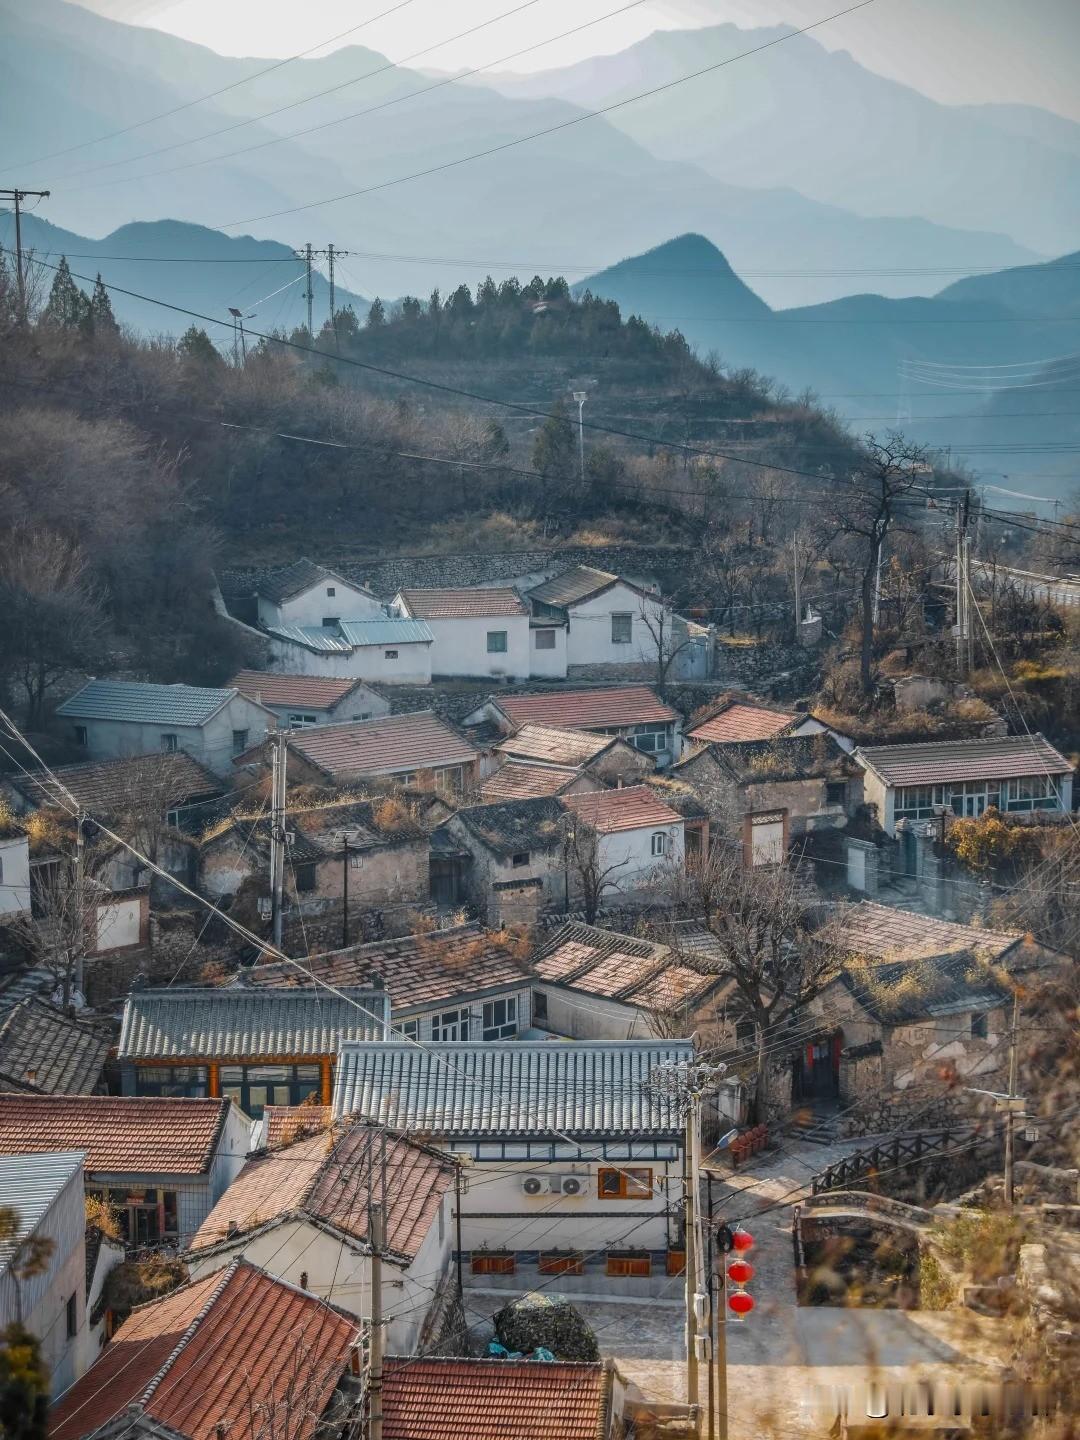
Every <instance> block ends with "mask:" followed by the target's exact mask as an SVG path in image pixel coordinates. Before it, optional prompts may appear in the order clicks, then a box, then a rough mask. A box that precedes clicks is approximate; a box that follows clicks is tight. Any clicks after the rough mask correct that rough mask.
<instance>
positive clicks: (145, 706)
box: [56, 680, 238, 725]
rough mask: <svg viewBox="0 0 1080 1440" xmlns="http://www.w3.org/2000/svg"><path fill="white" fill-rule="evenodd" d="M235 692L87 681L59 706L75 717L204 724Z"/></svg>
mask: <svg viewBox="0 0 1080 1440" xmlns="http://www.w3.org/2000/svg"><path fill="white" fill-rule="evenodd" d="M237 693H238V692H237V691H236V690H211V689H206V688H204V687H202V686H196V685H148V684H144V683H143V682H142V681H139V680H89V681H88V682H87V683H86V684H85V685H84V686H83V688H82V689H81V690H79V691H78V692H77V693H76V694H74V695H72V696H71V698H70V699H69V700H65V701H64V703H63V704H62V705H58V706H57V709H56V713H57V714H58V715H70V716H73V717H74V718H75V719H76V720H130V721H132V722H135V723H138V722H145V723H147V724H150V725H205V724H206V722H207V720H209V719H210V717H211V715H216V714H217V712H218V711H219V710H220V709H221V707H222V706H223V705H225V704H227V703H228V701H229V700H231V699H232V698H233V696H234V695H236V694H237Z"/></svg>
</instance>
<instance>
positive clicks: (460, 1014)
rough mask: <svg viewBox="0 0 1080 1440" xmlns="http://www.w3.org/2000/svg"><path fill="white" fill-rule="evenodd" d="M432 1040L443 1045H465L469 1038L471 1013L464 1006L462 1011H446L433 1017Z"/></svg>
mask: <svg viewBox="0 0 1080 1440" xmlns="http://www.w3.org/2000/svg"><path fill="white" fill-rule="evenodd" d="M431 1038H432V1040H433V1041H439V1042H441V1043H443V1044H453V1043H454V1042H462V1043H464V1042H465V1041H466V1040H468V1038H469V1012H468V1009H466V1008H465V1007H464V1006H463V1007H462V1008H461V1009H460V1010H444V1011H442V1012H441V1013H440V1014H438V1015H433V1016H432V1017H431Z"/></svg>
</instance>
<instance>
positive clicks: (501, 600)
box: [390, 586, 532, 680]
mask: <svg viewBox="0 0 1080 1440" xmlns="http://www.w3.org/2000/svg"><path fill="white" fill-rule="evenodd" d="M390 608H391V610H392V611H393V613H394V614H396V615H401V616H403V617H405V618H407V619H410V620H422V621H423V622H424V623H425V624H426V625H427V626H428V627H429V629H430V630H431V633H432V634H433V635H434V637H435V643H434V645H433V647H432V658H431V670H432V674H433V675H435V676H438V677H444V676H467V677H470V678H471V677H476V678H480V677H485V676H488V675H492V676H499V677H500V678H503V677H508V678H510V679H513V680H528V678H529V676H530V675H531V674H532V670H531V668H530V648H529V607H528V606H527V605H526V604H525V602H524V601H523V600H522V598H521V596H520V595H519V594H518V593H517V591H516V590H513V589H510V588H509V587H503V586H492V587H491V588H490V589H487V588H484V587H483V586H477V587H473V588H468V589H466V588H462V589H455V590H412V589H409V590H399V591H398V593H397V594H396V595H395V596H394V599H393V601H392V602H391V607H390Z"/></svg>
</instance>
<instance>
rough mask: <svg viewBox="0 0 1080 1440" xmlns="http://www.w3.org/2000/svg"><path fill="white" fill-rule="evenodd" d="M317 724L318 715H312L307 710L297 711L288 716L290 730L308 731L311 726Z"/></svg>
mask: <svg viewBox="0 0 1080 1440" xmlns="http://www.w3.org/2000/svg"><path fill="white" fill-rule="evenodd" d="M318 723H319V717H318V715H313V714H312V713H311V712H310V711H307V710H305V711H299V710H298V711H296V712H295V713H294V714H291V715H290V716H289V729H290V730H310V729H311V727H312V726H313V725H318Z"/></svg>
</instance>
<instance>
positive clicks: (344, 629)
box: [338, 615, 435, 645]
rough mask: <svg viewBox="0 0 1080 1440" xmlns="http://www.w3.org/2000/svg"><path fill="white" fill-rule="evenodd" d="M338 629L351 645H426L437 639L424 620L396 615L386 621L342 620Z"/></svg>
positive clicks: (390, 616) (389, 616) (388, 617)
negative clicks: (408, 618)
mask: <svg viewBox="0 0 1080 1440" xmlns="http://www.w3.org/2000/svg"><path fill="white" fill-rule="evenodd" d="M338 627H339V629H340V630H341V633H342V635H344V636H345V639H346V640H348V642H349V643H350V645H424V644H430V643H431V642H432V641H433V640H434V639H435V636H434V635H433V634H432V633H431V630H430V629H429V627H428V626H427V625H425V624H424V622H423V620H407V619H405V618H404V617H402V616H394V615H388V616H387V618H386V619H385V620H340V621H339V622H338Z"/></svg>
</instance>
